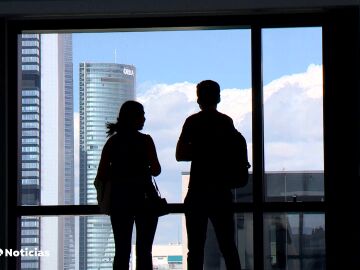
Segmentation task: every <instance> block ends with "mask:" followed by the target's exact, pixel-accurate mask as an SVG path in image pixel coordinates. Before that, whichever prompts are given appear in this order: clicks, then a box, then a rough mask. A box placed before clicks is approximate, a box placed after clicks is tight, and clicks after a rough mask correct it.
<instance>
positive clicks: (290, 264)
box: [264, 213, 326, 270]
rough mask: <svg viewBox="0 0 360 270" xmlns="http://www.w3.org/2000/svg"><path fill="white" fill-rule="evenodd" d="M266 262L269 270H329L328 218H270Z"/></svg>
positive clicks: (266, 231) (267, 220)
mask: <svg viewBox="0 0 360 270" xmlns="http://www.w3.org/2000/svg"><path fill="white" fill-rule="evenodd" d="M264 261H265V269H269V270H270V269H299V270H308V269H326V267H325V216H324V214H322V213H316V214H304V213H292V214H282V213H272V214H266V215H265V217H264Z"/></svg>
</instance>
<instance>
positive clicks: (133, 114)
mask: <svg viewBox="0 0 360 270" xmlns="http://www.w3.org/2000/svg"><path fill="white" fill-rule="evenodd" d="M143 113H144V107H143V105H142V104H141V103H139V102H137V101H133V100H129V101H126V102H125V103H124V104H123V105H122V106H121V108H120V111H119V116H118V118H117V121H116V123H110V122H107V123H106V127H107V129H108V130H107V131H106V133H107V136H108V137H109V136H111V135H113V134H114V133H115V132H116V133H118V132H120V131H121V130H124V129H127V128H131V127H132V126H133V125H134V121H135V119H136V118H137V117H139V115H141V114H143Z"/></svg>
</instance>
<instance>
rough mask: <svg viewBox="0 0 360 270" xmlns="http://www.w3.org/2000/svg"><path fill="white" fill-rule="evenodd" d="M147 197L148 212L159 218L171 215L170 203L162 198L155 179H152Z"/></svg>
mask: <svg viewBox="0 0 360 270" xmlns="http://www.w3.org/2000/svg"><path fill="white" fill-rule="evenodd" d="M145 196H146V199H145V201H146V210H148V211H149V212H150V213H153V214H154V215H156V216H159V217H160V216H164V215H167V214H169V207H168V202H167V200H166V198H163V197H161V193H160V190H159V188H158V186H157V184H156V181H155V178H154V177H152V181H151V183H150V185H149V187H148V188H147V191H146V192H145Z"/></svg>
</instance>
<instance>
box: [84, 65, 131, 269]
mask: <svg viewBox="0 0 360 270" xmlns="http://www.w3.org/2000/svg"><path fill="white" fill-rule="evenodd" d="M135 73H136V71H135V67H134V66H131V65H123V64H111V63H81V64H80V78H79V84H80V204H96V203H97V201H96V191H95V187H94V184H93V183H94V179H95V176H96V172H97V166H98V163H99V160H100V155H101V150H102V147H103V145H104V143H105V141H106V127H105V123H106V122H115V121H116V118H117V115H118V113H119V108H120V106H121V105H122V104H123V103H124V102H125V101H127V100H131V99H134V98H135ZM79 233H80V255H79V264H80V265H79V269H87V270H91V269H112V258H113V256H114V242H113V239H112V231H111V224H110V220H109V218H108V217H80V232H79Z"/></svg>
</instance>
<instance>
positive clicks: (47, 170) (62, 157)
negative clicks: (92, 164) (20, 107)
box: [40, 34, 75, 269]
mask: <svg viewBox="0 0 360 270" xmlns="http://www.w3.org/2000/svg"><path fill="white" fill-rule="evenodd" d="M72 84H73V69H72V37H71V34H42V35H41V96H42V102H41V120H42V128H41V156H42V160H41V204H42V205H64V204H74V131H73V130H74V126H73V125H74V120H73V86H72ZM41 248H42V249H44V250H48V251H49V252H50V254H52V255H51V259H49V258H42V259H41V261H40V266H41V268H42V269H75V220H74V217H64V218H63V217H59V218H57V219H54V218H42V219H41Z"/></svg>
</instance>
